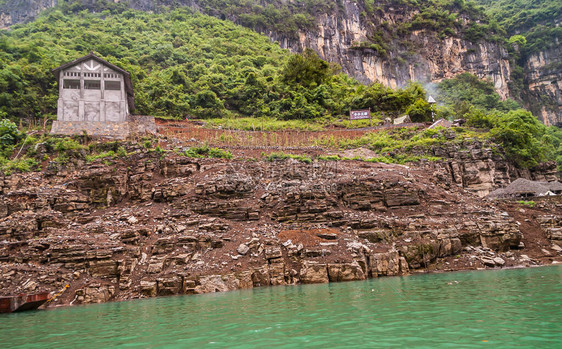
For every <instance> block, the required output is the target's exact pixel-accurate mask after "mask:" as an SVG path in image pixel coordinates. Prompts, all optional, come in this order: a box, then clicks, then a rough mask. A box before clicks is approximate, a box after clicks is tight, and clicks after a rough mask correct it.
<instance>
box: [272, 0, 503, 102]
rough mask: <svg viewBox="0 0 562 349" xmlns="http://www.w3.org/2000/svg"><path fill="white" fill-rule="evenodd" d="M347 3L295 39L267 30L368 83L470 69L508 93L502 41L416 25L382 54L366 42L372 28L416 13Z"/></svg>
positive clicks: (396, 82) (436, 77)
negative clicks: (469, 37)
mask: <svg viewBox="0 0 562 349" xmlns="http://www.w3.org/2000/svg"><path fill="white" fill-rule="evenodd" d="M343 5H344V6H343V7H342V8H341V10H340V11H339V12H335V13H325V14H321V15H319V16H318V17H317V23H318V29H317V30H309V31H300V32H299V37H298V39H296V40H295V39H291V38H286V37H284V36H281V35H277V34H276V33H273V32H269V33H267V34H268V35H269V36H270V37H272V38H273V39H274V40H276V41H278V42H279V43H280V45H281V46H282V47H284V48H289V49H291V50H293V51H301V50H302V49H303V48H306V47H308V48H313V49H314V50H315V51H316V52H318V53H319V54H320V56H321V57H323V58H324V59H326V60H328V61H331V62H336V63H338V64H340V65H341V66H342V68H343V71H344V72H346V73H348V74H349V75H351V76H353V77H355V78H357V79H358V80H360V81H362V82H364V83H369V82H373V81H379V82H381V83H383V84H385V85H387V86H390V87H402V86H404V85H406V84H407V83H408V82H409V81H419V82H422V83H425V82H437V81H440V80H442V79H444V78H452V77H454V76H455V75H457V74H460V73H464V72H469V73H472V74H474V75H477V76H479V77H481V78H488V79H490V80H492V81H493V82H494V86H495V87H496V90H497V91H498V92H499V94H500V95H501V96H502V97H504V98H505V97H507V96H508V95H509V90H508V83H509V80H510V75H511V71H510V64H509V56H508V53H507V51H506V50H505V49H504V48H503V47H502V46H501V45H498V44H496V43H493V42H488V41H480V42H478V43H472V42H469V41H467V40H464V39H462V38H460V37H458V36H456V35H454V36H452V35H449V36H445V37H442V38H440V37H439V36H438V33H436V32H433V31H429V30H417V31H413V32H411V33H407V34H406V36H405V37H400V38H395V39H391V40H392V41H393V42H391V43H389V44H391V45H389V46H390V50H388V51H387V52H386V53H381V52H380V51H377V50H375V49H373V48H371V47H370V46H369V45H367V46H363V45H362V43H368V42H369V41H370V38H371V37H372V35H373V31H374V30H379V29H382V30H384V28H388V27H395V26H397V25H399V24H400V23H407V22H410V21H412V19H413V17H414V16H415V15H416V12H415V11H408V10H405V9H403V8H400V7H389V8H386V9H385V11H381V12H378V13H376V14H373V15H365V12H364V11H365V9H364V7H363V6H362V2H357V1H350V0H345V1H343Z"/></svg>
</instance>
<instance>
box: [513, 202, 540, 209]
mask: <svg viewBox="0 0 562 349" xmlns="http://www.w3.org/2000/svg"><path fill="white" fill-rule="evenodd" d="M517 203H518V204H520V205H523V206H527V207H530V208H533V207H535V206H536V204H537V203H536V202H534V201H517Z"/></svg>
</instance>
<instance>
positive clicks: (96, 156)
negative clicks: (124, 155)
mask: <svg viewBox="0 0 562 349" xmlns="http://www.w3.org/2000/svg"><path fill="white" fill-rule="evenodd" d="M115 157H117V154H115V152H114V151H113V150H110V151H106V152H103V153H99V154H92V155H86V162H88V163H90V162H94V161H96V160H98V159H106V158H109V159H115Z"/></svg>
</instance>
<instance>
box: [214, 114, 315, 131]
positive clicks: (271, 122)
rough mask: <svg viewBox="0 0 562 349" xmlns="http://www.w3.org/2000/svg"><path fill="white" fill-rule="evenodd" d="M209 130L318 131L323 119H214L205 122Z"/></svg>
mask: <svg viewBox="0 0 562 349" xmlns="http://www.w3.org/2000/svg"><path fill="white" fill-rule="evenodd" d="M205 121H206V122H207V125H208V126H209V127H211V128H219V127H220V128H222V129H227V130H243V131H283V130H301V131H320V130H322V129H323V128H324V124H325V120H324V119H314V120H279V119H275V118H266V117H263V118H252V117H246V118H214V119H208V120H205Z"/></svg>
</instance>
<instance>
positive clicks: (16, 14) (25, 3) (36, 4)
mask: <svg viewBox="0 0 562 349" xmlns="http://www.w3.org/2000/svg"><path fill="white" fill-rule="evenodd" d="M56 4H57V0H6V1H5V3H3V4H2V2H0V29H3V28H7V27H9V26H11V25H13V24H17V23H22V22H28V21H32V20H33V19H35V17H37V15H38V14H39V13H40V12H41V11H43V10H46V9H48V8H51V7H54V6H55V5H56Z"/></svg>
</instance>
